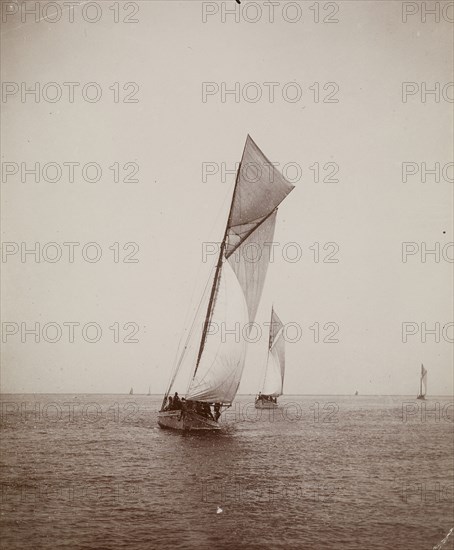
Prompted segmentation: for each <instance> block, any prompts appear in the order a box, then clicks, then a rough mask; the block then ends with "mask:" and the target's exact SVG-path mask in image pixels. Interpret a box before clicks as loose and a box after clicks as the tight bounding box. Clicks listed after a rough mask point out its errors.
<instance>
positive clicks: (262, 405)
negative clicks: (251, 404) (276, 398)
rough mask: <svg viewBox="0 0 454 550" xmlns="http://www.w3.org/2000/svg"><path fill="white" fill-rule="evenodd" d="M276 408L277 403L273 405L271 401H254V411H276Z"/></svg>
mask: <svg viewBox="0 0 454 550" xmlns="http://www.w3.org/2000/svg"><path fill="white" fill-rule="evenodd" d="M277 407H278V405H277V403H273V402H272V401H264V400H262V399H256V400H255V408H256V409H277Z"/></svg>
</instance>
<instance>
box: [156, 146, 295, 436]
mask: <svg viewBox="0 0 454 550" xmlns="http://www.w3.org/2000/svg"><path fill="white" fill-rule="evenodd" d="M252 172H254V175H252V174H251V173H252ZM293 188H294V186H293V185H292V184H291V183H289V182H288V181H287V180H286V179H285V178H284V177H283V176H282V174H281V173H280V172H279V171H278V170H277V169H276V168H275V167H274V166H273V165H272V164H271V163H270V161H269V160H268V159H267V158H266V157H265V155H264V154H263V153H262V151H261V150H260V149H259V148H258V146H257V145H256V144H255V142H254V141H253V140H252V138H251V137H250V136H247V139H246V144H245V146H244V150H243V155H242V158H241V162H240V165H239V167H238V171H237V174H236V179H235V186H234V189H233V195H232V200H231V204H230V209H229V213H228V218H227V223H226V226H225V231H224V236H223V238H222V241H221V243H220V248H219V257H218V259H217V263H216V266H215V267H214V269H213V272H212V273H211V275H210V280H209V281H208V284H207V289H206V292H204V293H203V296H202V299H201V301H200V303H199V307H198V309H197V311H196V314H195V316H194V321H193V323H192V325H191V328H190V330H189V331H188V336H187V339H186V343H185V345H184V347H183V350H182V353H181V355H180V357H179V360H178V361H177V364H176V367H175V369H174V372H173V374H172V376H171V380H170V383H169V386H168V389H167V391H166V393H165V395H164V399H163V402H162V406H161V410H160V411H159V413H158V424H159V426H160V427H162V428H171V429H175V430H196V431H206V430H219V429H220V426H219V423H218V420H219V417H220V415H221V413H222V411H223V410H225V409H226V408H228V407H230V406H231V404H232V401H233V399H234V398H235V395H236V393H237V391H238V386H239V384H240V380H241V376H242V373H243V367H244V362H245V357H246V347H247V341H246V338H245V337H244V334H245V335H246V337H247V336H248V334H247V332H248V331H249V330H250V328H252V323H253V321H254V319H255V316H256V313H257V308H258V305H259V302H260V298H261V294H262V290H263V285H264V282H265V277H266V272H267V270H268V265H269V262H270V247H269V246H265V243H271V242H272V240H273V235H274V227H275V224H276V216H277V207H278V206H279V204H280V203H281V202H282V201H283V200H284V199H285V197H286V196H287V195H288V194H289V193H290V191H292V189H293ZM251 244H252V245H253V246H255V248H256V249H257V248H259V250H260V252H261V255H260V257H259V258H258V259H257V258H254V261H253V262H252V261H251V260H250V259H248V258H249V257H248V255H247V254H246V253H245V247H247V246H249V245H251ZM210 283H211V284H210ZM208 289H210V290H209V292H208ZM237 326H239V327H240V331H239V334H238V331H236V330H235V331H234V332H235V334H232V327H237ZM213 327H214V328H213ZM223 329H224V330H223ZM243 329H244V330H243ZM173 388H175V389H179V390H180V391H182V389H183V390H184V389H186V393H185V397H184V398H182V397H180V395H179V394H178V392H175V394H174V396H173V397H172V396H170V392H171V390H172V389H173ZM212 406H213V411H212V410H211V407H212Z"/></svg>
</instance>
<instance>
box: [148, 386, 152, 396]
mask: <svg viewBox="0 0 454 550" xmlns="http://www.w3.org/2000/svg"><path fill="white" fill-rule="evenodd" d="M147 395H151V386H148V393H147Z"/></svg>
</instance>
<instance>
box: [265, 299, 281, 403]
mask: <svg viewBox="0 0 454 550" xmlns="http://www.w3.org/2000/svg"><path fill="white" fill-rule="evenodd" d="M283 329H284V325H283V324H282V321H281V320H280V319H279V317H278V316H277V315H276V312H275V311H274V309H272V310H271V324H270V340H269V345H268V359H267V363H266V371H265V380H264V382H263V388H262V394H263V395H271V396H273V397H279V396H280V395H282V392H283V386H284V374H285V340H284V334H283Z"/></svg>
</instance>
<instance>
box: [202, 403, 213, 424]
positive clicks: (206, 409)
mask: <svg viewBox="0 0 454 550" xmlns="http://www.w3.org/2000/svg"><path fill="white" fill-rule="evenodd" d="M202 410H203V413H204V415H205V416H206V417H207V418H211V420H214V416H213V414H212V412H211V407H210V404H209V403H202Z"/></svg>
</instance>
